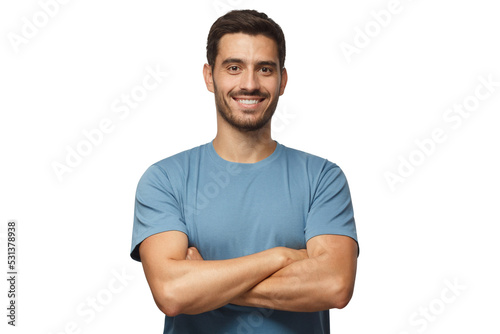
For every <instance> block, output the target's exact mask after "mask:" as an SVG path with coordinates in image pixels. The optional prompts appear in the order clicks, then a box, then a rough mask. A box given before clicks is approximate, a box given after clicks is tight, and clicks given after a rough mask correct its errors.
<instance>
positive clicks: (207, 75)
mask: <svg viewBox="0 0 500 334" xmlns="http://www.w3.org/2000/svg"><path fill="white" fill-rule="evenodd" d="M203 78H204V79H205V85H206V86H207V89H208V90H209V91H210V92H212V93H213V92H214V78H213V76H212V66H210V65H208V64H205V65H203Z"/></svg>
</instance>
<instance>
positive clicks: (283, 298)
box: [131, 10, 358, 334]
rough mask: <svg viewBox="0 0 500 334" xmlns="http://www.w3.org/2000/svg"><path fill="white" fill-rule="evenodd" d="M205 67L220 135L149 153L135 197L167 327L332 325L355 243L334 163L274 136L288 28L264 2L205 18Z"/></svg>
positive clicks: (259, 329) (145, 259) (348, 286)
mask: <svg viewBox="0 0 500 334" xmlns="http://www.w3.org/2000/svg"><path fill="white" fill-rule="evenodd" d="M207 58H208V64H205V66H204V68H203V75H204V78H205V83H206V86H207V88H208V90H209V91H210V92H212V93H214V95H215V105H216V109H217V135H216V136H215V139H214V140H213V141H212V142H210V143H207V144H205V145H202V146H199V147H196V148H193V149H191V150H188V151H185V152H181V153H179V154H177V155H174V156H172V157H169V158H167V159H164V160H162V161H160V162H157V163H156V164H154V165H152V166H151V167H150V168H149V169H148V170H147V171H146V172H145V174H144V175H143V177H142V178H141V180H140V182H139V185H138V188H137V193H136V206H135V219H134V229H133V240H132V251H131V256H132V258H133V259H135V260H138V261H142V264H143V267H144V272H145V274H146V278H147V280H148V283H149V286H150V288H151V291H152V294H153V297H154V300H155V302H156V304H157V305H158V307H159V308H160V310H161V311H162V312H164V313H165V315H166V317H165V330H164V333H181V334H186V333H196V334H202V333H210V334H225V333H261V334H262V333H272V334H276V333H284V334H286V333H295V334H296V333H304V334H313V333H329V332H330V330H329V317H328V314H329V313H328V310H329V309H330V308H343V307H344V306H346V305H347V303H348V302H349V300H350V298H351V296H352V293H353V288H354V280H355V275H356V260H357V255H358V246H357V237H356V227H355V223H354V217H353V210H352V204H351V198H350V194H349V188H348V185H347V181H346V179H345V177H344V174H343V173H342V171H341V170H340V168H339V167H338V166H337V165H335V164H333V163H331V162H329V161H327V160H325V159H321V158H319V157H316V156H313V155H310V154H307V153H304V152H300V151H297V150H293V149H290V148H288V147H285V146H284V145H281V144H279V143H277V142H276V141H274V140H273V139H272V138H271V117H272V116H273V113H274V111H275V109H276V106H277V103H278V99H279V96H280V95H282V94H283V93H284V90H285V87H286V83H287V79H288V76H287V72H286V69H285V68H284V61H285V40H284V36H283V32H282V31H281V28H280V27H279V26H278V25H277V24H276V23H275V22H274V21H273V20H271V19H270V18H268V17H267V16H266V15H265V14H263V13H258V12H256V11H250V10H243V11H233V12H230V13H228V14H226V15H224V16H223V17H221V18H219V19H218V20H217V21H216V22H215V23H214V24H213V26H212V28H211V30H210V33H209V36H208V42H207Z"/></svg>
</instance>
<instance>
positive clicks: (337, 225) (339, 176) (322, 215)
mask: <svg viewBox="0 0 500 334" xmlns="http://www.w3.org/2000/svg"><path fill="white" fill-rule="evenodd" d="M322 234H337V235H345V236H348V237H351V238H352V239H354V240H355V241H356V243H357V242H358V237H357V233H356V223H355V221H354V211H353V207H352V201H351V194H350V191H349V186H348V184H347V179H346V177H345V175H344V173H343V172H342V170H341V169H340V167H338V166H337V165H335V164H333V163H331V162H327V163H326V165H325V166H323V170H322V172H321V174H320V177H319V180H318V183H317V186H316V189H315V191H314V193H313V199H312V202H311V205H310V209H309V212H308V215H307V220H306V228H305V237H306V241H307V240H309V239H310V238H312V237H315V236H318V235H322Z"/></svg>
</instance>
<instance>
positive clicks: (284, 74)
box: [280, 68, 288, 96]
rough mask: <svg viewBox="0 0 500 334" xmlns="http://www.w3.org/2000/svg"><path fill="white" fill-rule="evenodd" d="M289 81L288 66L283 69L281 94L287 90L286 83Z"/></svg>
mask: <svg viewBox="0 0 500 334" xmlns="http://www.w3.org/2000/svg"><path fill="white" fill-rule="evenodd" d="M287 82H288V73H287V72H286V68H284V69H283V71H281V83H280V96H281V95H283V93H284V92H285V87H286V83H287Z"/></svg>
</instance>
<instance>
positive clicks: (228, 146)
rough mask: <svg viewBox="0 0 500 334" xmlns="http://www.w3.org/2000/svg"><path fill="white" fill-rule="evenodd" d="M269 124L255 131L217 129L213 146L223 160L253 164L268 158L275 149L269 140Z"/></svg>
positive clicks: (228, 128)
mask: <svg viewBox="0 0 500 334" xmlns="http://www.w3.org/2000/svg"><path fill="white" fill-rule="evenodd" d="M270 123H271V122H269V124H267V125H266V126H264V127H263V128H261V129H259V130H255V131H245V132H243V131H241V130H238V129H235V128H232V127H225V126H222V127H218V128H217V135H216V137H215V139H214V141H213V145H214V148H215V151H216V152H217V154H218V155H219V156H220V157H221V158H222V159H224V160H227V161H231V162H239V163H255V162H259V161H261V160H263V159H265V158H267V157H268V156H270V155H271V154H272V153H273V152H274V150H275V149H276V142H275V141H274V140H273V139H272V138H271V124H270Z"/></svg>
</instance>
